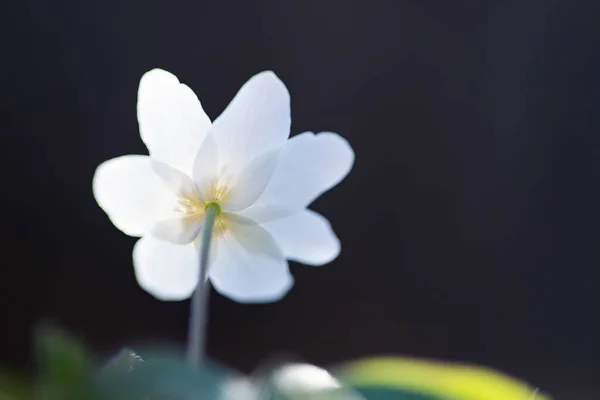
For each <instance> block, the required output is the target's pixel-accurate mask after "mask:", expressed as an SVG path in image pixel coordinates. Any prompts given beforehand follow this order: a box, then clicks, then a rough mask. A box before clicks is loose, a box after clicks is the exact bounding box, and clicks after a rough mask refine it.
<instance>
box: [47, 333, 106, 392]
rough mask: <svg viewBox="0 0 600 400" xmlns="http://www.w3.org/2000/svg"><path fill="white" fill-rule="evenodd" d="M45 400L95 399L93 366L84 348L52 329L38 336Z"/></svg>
mask: <svg viewBox="0 0 600 400" xmlns="http://www.w3.org/2000/svg"><path fill="white" fill-rule="evenodd" d="M36 350H37V356H38V360H39V366H40V379H41V381H40V384H41V387H40V389H41V393H40V395H41V396H42V398H43V399H60V400H71V399H73V400H81V399H91V398H93V397H94V396H93V387H92V379H91V377H92V366H91V362H90V359H89V356H88V354H87V352H86V351H85V349H84V347H83V345H82V344H81V343H80V342H78V341H76V340H75V339H73V338H71V337H70V336H68V335H67V334H65V333H63V332H61V331H59V330H58V329H56V328H52V327H47V326H46V327H42V328H40V329H38V331H37V334H36Z"/></svg>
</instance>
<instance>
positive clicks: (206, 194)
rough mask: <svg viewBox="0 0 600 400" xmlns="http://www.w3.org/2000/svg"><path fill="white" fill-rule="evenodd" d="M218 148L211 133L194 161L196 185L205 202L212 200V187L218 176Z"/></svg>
mask: <svg viewBox="0 0 600 400" xmlns="http://www.w3.org/2000/svg"><path fill="white" fill-rule="evenodd" d="M217 152H218V148H217V143H216V142H215V140H214V138H213V136H212V134H211V133H208V134H207V135H206V138H204V142H203V143H202V146H200V150H199V151H198V154H196V158H195V159H194V175H193V176H194V183H195V184H196V188H197V189H198V191H199V192H200V194H201V195H202V198H203V199H204V200H205V201H210V200H215V199H211V198H210V192H211V185H212V184H213V183H214V179H215V177H216V176H217V168H218V154H217Z"/></svg>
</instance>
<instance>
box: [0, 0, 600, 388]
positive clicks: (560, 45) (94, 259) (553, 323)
mask: <svg viewBox="0 0 600 400" xmlns="http://www.w3.org/2000/svg"><path fill="white" fill-rule="evenodd" d="M1 7H2V11H1V12H0V15H1V17H2V21H1V22H2V23H1V24H0V29H1V30H2V31H1V39H0V40H1V41H2V42H1V53H0V54H1V60H0V72H1V74H0V85H1V86H0V89H1V90H0V113H1V114H0V135H1V138H2V142H1V145H2V147H1V149H2V157H0V167H1V171H2V175H1V177H2V186H1V187H2V192H1V195H0V207H1V208H0V209H1V210H2V224H1V227H2V230H1V232H2V233H1V239H2V240H1V241H0V242H1V249H0V250H1V255H2V267H1V276H0V285H1V290H0V300H1V302H0V304H1V306H0V339H1V341H0V364H4V365H5V366H11V367H14V368H17V369H20V370H22V371H30V370H32V368H33V366H34V360H33V357H32V354H31V351H30V348H31V347H30V339H31V338H30V333H31V328H32V325H33V324H34V323H35V322H36V321H38V320H40V319H42V318H45V319H51V320H53V321H55V322H56V323H58V324H60V325H61V326H63V327H65V328H67V329H69V330H71V331H73V332H76V333H78V334H80V335H81V336H83V337H84V338H85V339H86V340H87V342H88V343H89V344H90V346H91V347H93V348H94V349H95V351H96V352H97V353H98V355H99V357H105V356H108V355H110V354H112V353H114V352H116V351H117V350H118V349H119V348H120V347H121V346H122V345H125V344H127V345H134V346H135V345H138V344H141V343H146V342H148V341H170V342H176V343H180V344H183V343H184V340H185V334H186V325H187V312H188V303H187V302H179V303H162V302H159V301H158V300H156V299H154V298H152V297H151V296H150V295H149V294H147V293H145V292H144V291H143V290H142V289H140V288H139V286H138V285H137V283H136V281H135V278H134V275H133V269H132V265H131V250H132V246H133V244H134V242H135V239H134V238H130V237H127V236H125V235H123V234H121V233H120V232H119V231H117V229H116V228H114V227H113V225H112V224H111V223H110V221H109V220H108V218H107V217H106V215H105V214H104V213H103V212H102V211H101V210H100V208H99V207H98V206H97V205H96V203H95V201H94V198H93V196H92V190H91V182H92V175H93V172H94V169H95V167H96V166H97V165H98V164H99V163H101V162H102V161H104V160H106V159H109V158H112V157H115V156H119V155H123V154H129V153H142V154H143V153H145V152H146V149H145V147H144V146H143V144H142V142H141V140H140V138H139V135H138V130H137V121H136V114H135V104H136V95H137V93H136V92H137V85H138V82H139V79H140V77H141V76H142V74H143V73H144V72H145V71H147V70H149V69H151V68H154V67H161V68H164V69H166V70H168V71H171V72H173V73H175V74H176V75H177V76H178V77H179V78H180V79H181V80H182V81H183V82H185V83H187V84H188V85H189V86H190V87H192V88H193V89H194V91H195V92H196V93H197V94H198V96H199V98H200V99H201V101H202V102H203V105H204V108H205V110H206V111H207V113H208V115H209V116H210V117H211V118H213V119H214V118H215V117H216V116H218V115H219V113H220V112H221V111H222V110H223V108H224V107H225V106H226V105H227V103H228V102H229V100H230V99H231V98H232V97H233V95H234V94H235V92H236V91H237V90H238V88H239V87H240V86H241V85H242V84H243V83H244V82H245V81H246V80H247V79H248V78H249V77H250V76H251V75H253V74H255V73H257V72H259V71H261V70H264V69H272V70H274V71H275V72H276V73H277V74H278V75H279V76H280V77H281V79H282V80H283V81H284V82H285V83H286V85H287V86H288V88H289V90H290V92H291V96H292V120H293V123H292V132H294V133H298V132H302V131H304V130H314V131H320V130H332V131H335V132H339V133H340V134H341V135H343V136H344V137H346V138H347V139H348V140H349V141H350V143H351V144H352V146H353V147H354V150H355V152H356V163H355V166H354V169H353V171H352V172H351V174H350V175H349V176H348V178H347V179H346V180H345V181H344V182H343V183H342V184H341V185H339V186H338V187H336V188H335V189H334V190H332V191H331V192H330V193H327V194H326V195H325V196H323V197H322V198H321V199H319V200H317V201H316V202H315V203H314V204H313V206H312V208H313V209H315V210H317V211H319V212H321V213H323V214H324V215H326V216H327V217H328V218H329V219H330V221H331V222H332V224H333V226H334V229H335V230H336V232H337V233H338V235H339V237H340V239H341V241H342V246H343V250H342V253H341V255H340V257H339V258H338V259H337V260H336V261H335V262H333V263H332V264H330V265H328V266H325V267H322V268H311V267H306V266H302V265H297V264H292V266H291V268H292V272H293V274H294V276H295V278H296V285H295V287H294V288H293V290H292V291H291V292H290V293H289V295H288V296H287V297H286V298H285V299H284V300H282V301H280V302H278V303H274V304H268V305H243V304H237V303H234V302H232V301H230V300H228V299H226V298H223V297H221V296H219V295H217V294H214V295H213V296H212V299H211V307H210V313H211V314H210V326H209V339H208V352H209V354H210V355H211V356H213V357H214V358H216V359H218V360H220V361H222V362H224V363H227V364H229V365H231V366H234V367H236V368H239V369H241V370H243V371H251V370H252V369H253V368H255V367H256V366H257V364H259V362H260V361H261V360H264V359H266V358H267V357H268V356H270V355H273V354H277V353H280V352H286V353H291V354H295V355H297V356H298V357H301V358H303V359H305V360H308V361H311V362H314V363H319V364H332V363H337V362H341V361H346V360H350V359H353V358H357V357H361V356H368V355H378V354H410V355H418V356H428V357H440V358H444V359H452V360H462V361H468V362H477V363H483V364H486V365H489V366H492V367H495V368H499V369H501V370H503V371H506V372H509V373H511V374H514V375H517V376H521V377H523V378H525V379H527V380H529V381H531V382H532V383H533V384H535V385H537V386H540V387H542V388H543V389H545V390H547V391H549V392H551V393H554V394H555V395H557V397H559V398H561V396H563V397H562V398H578V399H583V398H595V399H597V398H599V396H600V383H598V382H595V381H594V379H595V377H597V376H600V374H599V372H600V361H598V359H599V358H600V344H599V338H600V325H599V324H598V306H599V305H600V292H599V290H598V286H599V283H600V279H599V274H598V272H597V271H598V267H599V266H600V209H599V207H600V190H599V188H600V136H599V134H600V80H599V78H598V74H599V73H600V24H599V23H598V21H599V17H600V3H599V2H598V1H596V0H589V1H584V0H581V1H570V0H564V1H557V0H539V1H525V0H514V1H483V0H462V1H445V0H414V1H407V0H389V1H373V0H372V1H348V0H337V1H333V0H331V1H294V2H292V1H289V2H288V1H260V2H252V1H237V2H236V1H211V2H205V1H181V2H175V1H171V2H166V1H158V0H146V1H117V0H105V1H95V2H87V1H84V2H81V1H76V0H72V1H71V0H63V1H54V2H50V1H43V0H37V1H36V0H12V1H8V2H4V3H3V4H2V6H1ZM586 396H587V397H586Z"/></svg>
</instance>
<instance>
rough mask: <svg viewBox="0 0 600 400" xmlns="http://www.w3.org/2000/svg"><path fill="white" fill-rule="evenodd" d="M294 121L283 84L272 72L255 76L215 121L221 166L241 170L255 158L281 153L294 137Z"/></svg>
mask: <svg viewBox="0 0 600 400" xmlns="http://www.w3.org/2000/svg"><path fill="white" fill-rule="evenodd" d="M290 121H291V118H290V95H289V93H288V91H287V89H286V87H285V85H284V84H283V82H281V81H280V80H279V78H277V76H276V75H275V74H274V73H273V72H271V71H266V72H262V73H260V74H257V75H255V76H253V77H252V78H250V79H249V80H248V82H246V83H245V84H244V85H243V86H242V88H241V89H240V90H239V92H238V93H237V95H236V96H235V97H234V99H233V100H232V101H231V103H229V105H228V106H227V108H226V109H225V111H223V113H222V114H221V115H220V116H219V117H218V118H217V119H216V120H215V121H214V124H213V127H212V133H213V135H214V138H215V140H216V142H217V145H218V147H219V164H220V166H221V167H223V166H229V167H231V166H237V168H238V169H241V166H243V165H245V164H248V163H249V162H250V161H252V159H254V157H256V156H258V155H260V154H262V153H265V152H268V151H272V150H278V149H280V148H281V147H282V146H283V145H284V144H285V141H286V139H287V138H288V137H289V135H290Z"/></svg>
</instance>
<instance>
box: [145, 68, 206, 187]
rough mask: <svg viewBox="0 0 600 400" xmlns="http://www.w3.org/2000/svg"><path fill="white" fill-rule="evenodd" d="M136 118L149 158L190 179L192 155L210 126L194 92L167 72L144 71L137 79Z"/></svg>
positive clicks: (156, 70) (159, 70)
mask: <svg viewBox="0 0 600 400" xmlns="http://www.w3.org/2000/svg"><path fill="white" fill-rule="evenodd" d="M137 115H138V122H139V126H140V136H141V137H142V140H143V141H144V143H145V144H146V146H147V147H148V151H149V152H150V155H151V156H152V157H153V158H155V159H157V160H159V161H162V162H164V163H167V164H169V165H170V166H172V167H174V168H177V169H179V170H180V171H182V172H184V173H185V174H188V175H190V176H191V172H192V163H193V161H194V156H195V155H196V153H197V152H198V149H199V148H200V145H201V144H202V141H203V140H204V135H205V133H206V132H207V131H208V130H209V129H210V126H211V123H210V119H209V118H208V117H207V116H206V114H205V113H204V110H203V109H202V106H201V105H200V101H198V98H197V97H196V95H195V94H194V92H193V91H192V90H191V89H190V88H189V87H188V86H186V85H184V84H182V83H179V80H178V79H177V77H176V76H175V75H173V74H171V73H170V72H167V71H164V70H161V69H153V70H151V71H148V72H146V73H145V74H144V76H142V79H141V80H140V86H139V89H138V104H137Z"/></svg>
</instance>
